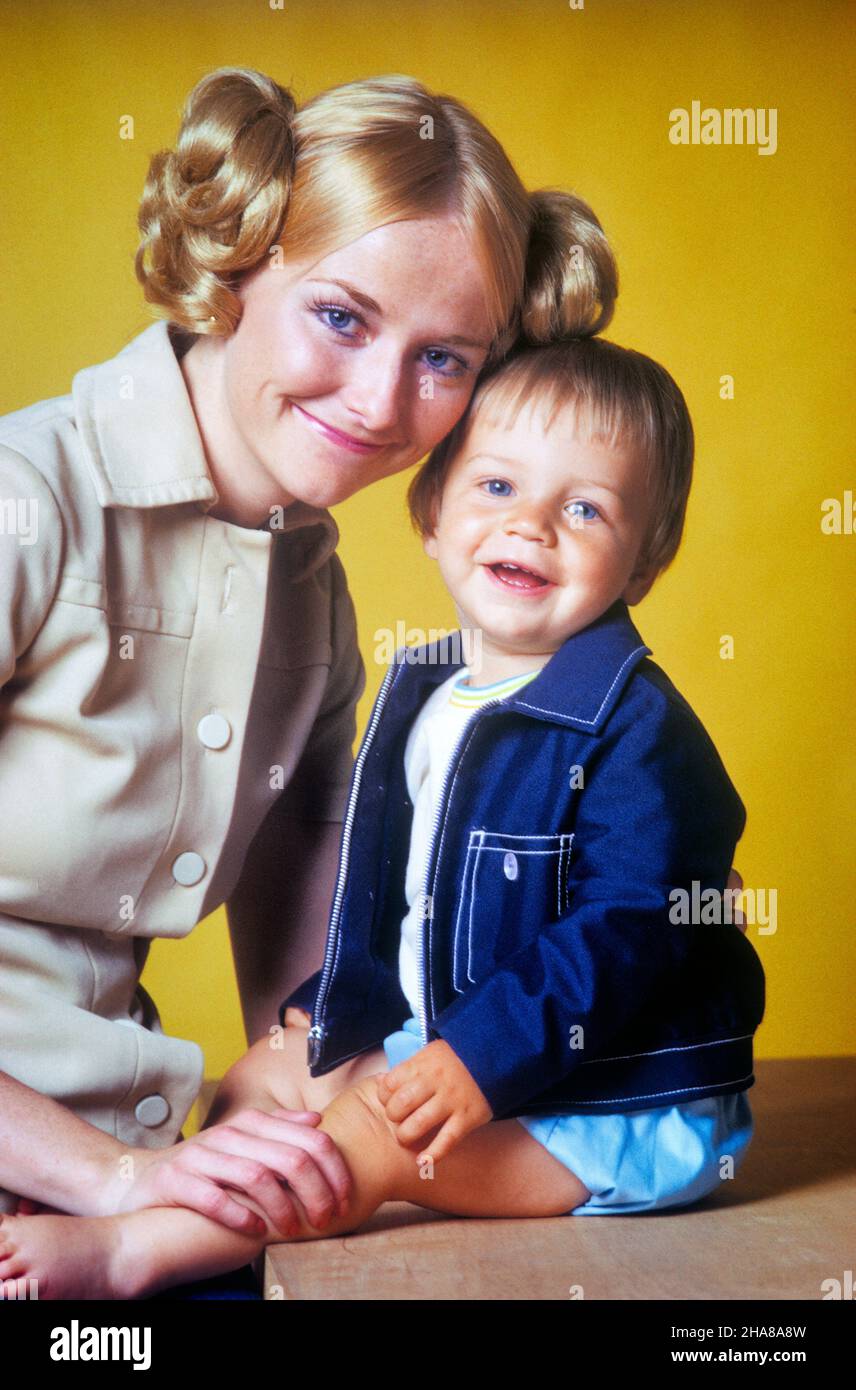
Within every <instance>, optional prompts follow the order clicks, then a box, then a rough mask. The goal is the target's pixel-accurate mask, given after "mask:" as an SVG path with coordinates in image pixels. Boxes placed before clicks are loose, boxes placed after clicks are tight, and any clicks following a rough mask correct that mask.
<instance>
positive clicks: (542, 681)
mask: <svg viewBox="0 0 856 1390" xmlns="http://www.w3.org/2000/svg"><path fill="white" fill-rule="evenodd" d="M449 644H450V639H449V638H448V637H447V638H445V639H440V640H439V641H437V642H430V643H426V644H424V645H423V646H422V647H420V648H417V649H416V651H418V652H419V653H420V654H423V653H424V655H420V659H419V660H418V661H415V660H414V655H415V653H414V651H413V650H411V656H410V657H409V658H406V657H405V658H402V657H401V652H402V651H403V650H406V649H404V648H399V650H398V652H397V653H396V661H398V660H403V661H404V662H405V663H406V664H407V666H408V667H412V669H413V670H415V671H418V672H419V673H420V676H419V678H421V680H422V681H425V682H427V683H429V684H430V685H432V686H436V685H439V684H440V683H441V682H442V681H444V680H447V679H448V677H449V676H451V675H452V673H453V671H455V670H461V669H462V668H463V666H464V665H465V664H466V663H465V662H463V661H446V660H436V659H435V660H432V653H434V654H435V655H436V656H437V657H439V656H441V655H442V654H443V650H442V649H444V650H445V651H448V650H449ZM461 646H462V639H461V637H460V636H458V640H457V642H453V643H452V649H455V648H456V649H457V650H460V649H461ZM650 655H651V648H650V647H646V645H645V643H644V642H643V641H642V638H641V637H640V635H639V633H638V631H637V629H636V627H635V625H634V623H633V622H632V620H631V618H630V614H629V612H628V608H627V604H626V603H624V601H623V600H622V599H617V600H616V601H615V603H614V604H613V605H612V607H611V608H608V609H607V611H606V612H605V613H603V614H602V615H601V616H600V617H599V618H597V619H596V620H595V621H594V622H593V623H590V624H589V626H588V627H586V628H583V629H582V631H581V632H577V633H574V635H573V636H572V637H569V638H568V639H567V640H566V641H565V642H564V643H563V644H562V646H561V647H560V648H559V650H558V651H557V652H555V653H554V655H553V656H551V658H550V660H549V661H548V662H547V663H546V665H545V666H544V667H542V669H541V671H540V672H539V674H538V675H537V676H535V678H534V680H531V681H528V682H527V684H526V685H525V686H523V687H522V688H521V689H520V690H519V691H515V692H514V693H513V694H512V695H507V696H506V697H505V698H504V699H503V700H502V705H503V707H504V708H505V709H518V710H520V712H521V713H522V714H528V715H529V716H530V717H533V718H536V719H545V720H548V721H558V722H559V723H562V724H568V725H570V726H571V727H573V728H576V729H581V730H583V731H584V732H586V733H598V732H599V731H600V729H601V728H602V727H603V725H604V724H605V723H606V720H607V719H608V718H609V715H610V713H611V711H612V709H613V708H614V706H615V705H616V703H617V702H618V700H619V699H620V698H621V693H622V691H623V690H624V687H625V685H626V684H627V681H628V680H629V679H630V676H631V675H632V673H633V671H634V669H635V668H636V666H638V664H639V662H640V661H642V660H643V658H644V657H646V656H650Z"/></svg>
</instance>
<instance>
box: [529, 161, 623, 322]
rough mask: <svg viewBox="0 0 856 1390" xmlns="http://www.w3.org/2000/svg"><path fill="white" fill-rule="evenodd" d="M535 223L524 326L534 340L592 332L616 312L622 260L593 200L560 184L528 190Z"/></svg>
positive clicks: (530, 245)
mask: <svg viewBox="0 0 856 1390" xmlns="http://www.w3.org/2000/svg"><path fill="white" fill-rule="evenodd" d="M529 199H530V205H531V209H532V224H531V229H530V233H529V248H528V252H527V258H526V285H525V290H524V298H523V306H522V308H521V316H520V332H521V337H522V339H523V340H524V342H526V343H528V344H529V345H530V346H537V345H541V344H544V343H551V342H557V341H560V340H561V339H565V338H582V337H591V336H592V335H593V334H595V333H598V332H599V331H600V330H601V329H602V328H605V327H606V325H607V324H608V323H609V321H610V319H611V318H612V315H613V311H614V309H615V301H616V298H617V297H618V266H617V264H616V261H615V257H614V256H613V254H612V249H611V247H610V245H609V242H608V241H607V239H606V235H605V233H604V230H603V227H602V226H601V224H600V222H599V221H598V219H597V217H596V216H595V214H594V212H593V211H592V209H591V208H590V207H589V205H588V203H586V202H584V201H583V199H582V198H578V197H577V196H576V195H575V194H573V193H565V192H563V191H562V190H561V189H553V188H541V189H537V190H535V191H534V192H531V193H530V194H529Z"/></svg>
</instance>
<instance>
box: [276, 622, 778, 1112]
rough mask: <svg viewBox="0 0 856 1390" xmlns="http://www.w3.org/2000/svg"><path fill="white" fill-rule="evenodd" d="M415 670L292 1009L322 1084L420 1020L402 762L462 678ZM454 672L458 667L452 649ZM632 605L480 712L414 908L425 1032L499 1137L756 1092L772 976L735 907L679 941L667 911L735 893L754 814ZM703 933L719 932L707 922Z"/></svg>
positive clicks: (369, 772) (393, 700)
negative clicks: (408, 924)
mask: <svg viewBox="0 0 856 1390" xmlns="http://www.w3.org/2000/svg"><path fill="white" fill-rule="evenodd" d="M448 641H449V639H441V640H439V641H437V642H434V643H427V644H425V645H423V646H421V647H415V648H413V647H411V648H406V647H402V648H399V649H398V651H397V652H396V654H395V659H394V660H393V662H392V663H391V664H390V666H389V668H388V670H387V672H386V674H385V676H384V680H383V684H382V685H381V688H380V691H379V693H378V696H377V699H376V700H375V704H374V709H373V710H372V714H371V718H370V720H369V724H368V728H367V730H366V733H365V735H364V737H363V741H362V744H361V747H360V750H359V753H358V755H357V758H356V761H355V764H354V768H353V772H352V775H351V784H350V792H349V799H348V806H347V810H346V813H345V821H344V824H343V827H342V843H341V852H340V862H339V872H338V877H337V883H336V890H335V896H334V901H333V907H332V909H331V914H330V924H329V930H328V937H327V945H326V950H325V956H324V964H323V967H322V969H321V970H319V971H317V972H316V973H315V974H314V975H312V976H311V977H310V978H309V979H308V980H306V981H304V983H303V984H302V985H301V986H300V987H299V988H298V989H297V990H296V991H295V992H294V993H292V994H291V995H290V996H289V997H288V999H286V1000H285V1001H284V1003H283V1004H282V1006H281V1008H280V1015H279V1016H280V1022H282V1021H283V1016H284V1012H285V1009H286V1008H287V1007H288V1006H289V1005H298V1006H299V1007H301V1008H304V1009H306V1010H307V1011H308V1012H310V1013H311V1015H312V1027H311V1029H310V1032H309V1065H310V1072H311V1074H312V1075H313V1076H321V1075H323V1074H324V1073H326V1072H328V1071H331V1070H332V1069H333V1068H334V1067H336V1066H338V1065H339V1064H340V1063H341V1062H344V1061H346V1060H347V1059H348V1058H350V1057H353V1056H355V1055H356V1054H357V1053H360V1052H364V1051H365V1050H366V1049H367V1048H371V1047H376V1046H379V1045H380V1044H381V1043H382V1040H383V1038H384V1037H385V1036H386V1035H387V1034H388V1033H391V1032H393V1031H394V1030H395V1029H396V1028H399V1027H400V1026H401V1023H402V1022H403V1020H404V1019H405V1018H407V1017H409V1015H410V1012H411V1010H410V1008H409V1006H408V1003H407V1000H406V997H405V996H404V994H403V993H402V990H401V986H400V983H399V978H398V951H399V943H400V939H401V923H402V919H403V917H404V916H405V915H406V913H407V901H406V899H405V896H404V880H405V868H406V864H407V857H408V850H409V841H410V825H411V820H412V814H413V803H412V801H411V800H410V797H409V795H408V792H407V786H406V782H405V773H404V745H405V742H406V740H407V735H408V733H409V730H410V727H411V725H412V723H413V720H414V717H415V716H416V713H417V711H418V710H419V708H420V706H421V705H422V704H423V703H424V702H425V700H426V699H427V698H428V696H429V695H430V694H431V692H432V691H433V690H434V689H435V688H436V687H437V685H438V684H439V683H440V682H441V681H444V680H446V679H447V678H448V677H449V676H451V675H452V673H453V672H454V671H455V670H458V669H460V668H461V667H462V666H463V664H464V663H463V661H448V660H442V659H439V658H442V657H444V656H445V655H446V654H447V653H448V650H449V648H448V646H447V645H446V643H447V642H448ZM452 650H454V651H456V652H460V650H461V648H460V646H457V647H453V648H452ZM650 650H651V649H650V648H649V647H646V646H645V644H644V643H643V642H642V640H641V638H640V636H639V633H638V632H637V630H636V628H635V626H634V625H633V623H632V621H631V619H630V616H629V613H628V610H627V606H626V604H625V603H624V602H623V601H622V600H618V601H617V602H616V603H615V604H613V606H612V607H611V608H610V609H609V611H608V612H607V613H605V614H604V615H603V616H602V617H601V618H599V619H598V620H597V621H596V622H594V623H592V624H591V625H590V626H589V627H587V628H585V629H584V630H583V631H582V632H579V633H576V634H575V635H574V636H572V637H570V638H568V640H567V641H566V642H565V643H564V644H563V646H562V647H560V649H559V650H558V651H557V652H556V653H555V654H554V655H553V656H552V657H551V658H550V660H549V661H548V662H547V664H546V665H545V666H544V667H543V668H542V670H541V671H540V672H539V674H538V675H537V676H535V677H534V678H533V679H532V680H531V681H529V682H528V683H527V684H526V685H525V686H523V687H522V688H521V689H520V690H518V691H517V692H516V693H514V694H512V695H508V696H506V697H505V698H504V699H496V700H493V701H490V702H488V703H487V704H485V705H483V706H481V707H480V708H478V709H477V710H476V712H475V713H474V714H473V716H472V718H471V719H470V721H469V723H468V724H467V726H466V728H465V729H464V732H463V734H462V735H461V738H460V740H459V742H458V745H457V747H456V749H455V751H454V754H453V757H452V761H451V763H450V765H449V770H448V773H447V776H446V781H445V786H444V791H443V796H442V801H441V805H440V807H439V809H438V813H437V818H436V823H435V826H434V834H433V841H432V846H431V852H430V859H429V864H428V870H427V874H426V880H425V889H424V899H423V904H422V913H423V916H422V959H421V961H420V1018H419V1022H420V1026H421V1030H422V1038H423V1041H424V1042H425V1043H427V1042H429V1041H431V1040H433V1039H434V1038H443V1039H445V1041H446V1042H447V1043H448V1044H449V1045H450V1046H451V1047H452V1048H453V1050H454V1051H455V1052H456V1053H457V1055H458V1056H459V1057H460V1058H461V1060H462V1061H463V1062H464V1064H465V1066H466V1067H467V1069H468V1071H469V1072H470V1073H471V1075H472V1076H473V1077H474V1079H475V1081H476V1082H477V1084H478V1086H479V1087H480V1088H481V1090H482V1092H483V1093H484V1095H485V1097H486V1099H487V1101H488V1103H489V1104H490V1106H491V1109H492V1111H493V1117H494V1119H501V1118H505V1117H508V1116H512V1115H519V1114H524V1113H528V1112H533V1111H538V1110H544V1111H555V1112H557V1113H558V1112H568V1113H572V1112H577V1113H595V1114H597V1113H608V1112H610V1111H617V1110H639V1109H647V1108H649V1107H651V1106H658V1105H671V1104H675V1103H678V1102H681V1101H689V1100H696V1099H699V1098H700V1097H702V1096H708V1095H726V1094H729V1093H731V1092H735V1091H742V1090H746V1089H747V1088H748V1087H749V1086H751V1085H752V1083H753V1081H754V1077H753V1075H752V1035H753V1033H754V1030H755V1029H756V1028H757V1026H758V1024H759V1023H760V1022H761V1019H762V1017H763V1013H764V973H763V969H762V967H761V962H760V960H759V958H758V955H757V952H756V951H755V949H754V947H753V946H752V944H751V943H750V942H749V941H748V940H747V938H746V936H745V935H744V934H743V933H742V932H741V931H740V929H739V927H738V926H736V925H735V924H734V923H733V922H732V921H730V920H729V919H728V912H727V909H726V908H723V911H722V916H723V918H724V919H725V920H724V921H723V924H722V925H703V924H702V922H700V921H698V920H696V924H695V925H680V924H678V923H677V922H676V921H674V920H673V907H672V905H673V902H674V901H675V900H674V898H670V893H672V891H673V890H675V889H683V890H685V891H686V893H687V894H688V895H690V896H691V897H692V896H693V895H694V901H695V902H696V903H698V902H699V901H700V900H701V901H711V899H710V898H707V899H705V898H704V897H703V896H702V895H704V894H705V892H706V890H708V889H714V890H717V891H718V892H721V891H722V890H724V889H725V886H726V880H727V878H728V871H729V868H730V866H731V863H732V860H733V855H734V849H735V845H736V844H737V841H738V839H739V838H740V835H741V834H742V831H743V826H744V824H745V820H746V812H745V810H744V807H743V803H742V802H741V800H740V797H739V796H738V794H737V792H736V791H735V789H734V787H733V785H732V783H731V781H730V780H729V777H728V774H727V773H726V771H725V768H724V767H723V764H722V762H721V760H720V758H719V755H718V753H717V751H716V749H715V747H714V745H713V743H712V742H711V740H710V738H709V736H708V734H707V733H706V731H705V729H704V727H703V726H702V724H701V722H700V721H699V719H698V718H697V716H696V715H695V714H694V713H693V711H692V709H691V708H690V706H689V705H688V704H687V702H686V700H685V699H684V698H683V696H682V695H681V694H680V693H679V692H678V691H677V690H676V689H675V687H674V686H673V685H672V683H671V681H670V680H669V678H668V677H667V676H666V675H665V673H664V672H663V671H662V670H661V669H660V667H659V666H657V665H656V664H655V663H654V662H653V661H651V660H649V659H648V657H649V655H650ZM694 915H695V918H696V919H698V918H699V917H701V918H702V921H705V920H708V917H707V915H706V914H704V913H699V912H698V911H696V913H695V914H694Z"/></svg>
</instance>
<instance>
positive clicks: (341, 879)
mask: <svg viewBox="0 0 856 1390" xmlns="http://www.w3.org/2000/svg"><path fill="white" fill-rule="evenodd" d="M400 669H401V667H400V664H399V663H398V662H395V663H394V664H393V665H392V666H390V668H389V670H388V671H387V673H386V675H385V676H384V679H383V684H382V686H381V688H380V691H379V693H378V697H377V700H376V701H375V707H374V711H373V713H372V717H371V721H370V723H369V727H368V729H367V730H366V736H365V738H364V739H363V743H362V747H361V748H360V751H359V753H358V755H357V761H356V764H355V768H354V780H353V783H352V785H351V797H350V801H349V802H348V809H347V811H346V812H345V823H344V827H343V830H342V850H341V854H340V856H339V873H338V877H337V879H336V892H335V894H334V896H333V911H332V913H331V914H330V926H329V929H328V932H327V943H326V945H325V947H324V964H323V966H322V968H321V980H320V982H319V985H318V992H317V994H316V995H315V1007H314V1008H313V1011H312V1012H313V1015H314V1019H315V1020H319V1019H320V1018H321V1017H322V1014H323V1011H324V1004H325V1002H326V998H327V992H328V990H329V988H330V976H331V974H332V965H333V957H334V955H335V953H336V942H337V939H338V931H339V917H340V915H341V910H342V902H343V899H344V896H345V877H346V875H347V872H348V855H349V852H350V848H351V829H352V826H353V823H354V814H355V812H356V806H357V797H358V795H359V789H360V779H361V777H362V773H363V765H364V763H365V760H366V757H367V755H368V751H369V748H370V747H371V743H372V740H373V738H374V735H375V730H376V729H377V726H378V722H379V720H380V714H381V709H382V708H383V704H384V702H385V700H386V696H387V693H388V691H389V687H390V686H391V685H392V682H393V681H394V680H395V677H396V674H397V672H398V671H399V670H400ZM323 1037H324V1028H323V1025H322V1024H321V1023H320V1022H317V1021H313V1024H312V1027H311V1028H310V1029H309V1033H308V1036H307V1042H306V1052H307V1060H308V1063H309V1066H310V1067H311V1066H314V1064H315V1062H316V1061H317V1060H318V1057H319V1054H320V1052H321V1042H322V1040H323Z"/></svg>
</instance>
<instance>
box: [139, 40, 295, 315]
mask: <svg viewBox="0 0 856 1390" xmlns="http://www.w3.org/2000/svg"><path fill="white" fill-rule="evenodd" d="M295 110H296V106H295V102H294V98H293V97H292V95H291V93H290V92H289V91H287V90H286V88H284V87H280V86H279V85H278V84H277V83H276V82H274V81H273V80H272V79H271V78H269V77H266V76H265V75H264V74H263V73H260V72H255V71H253V70H252V69H250V68H229V67H226V68H218V69H217V70H216V71H215V72H212V73H209V74H207V76H205V77H203V78H202V79H201V81H199V82H197V84H196V86H195V87H194V88H193V90H192V91H191V93H190V94H189V96H188V98H187V101H186V103H185V106H184V110H183V113H182V121H181V128H180V130H179V134H178V139H177V141H176V144H175V148H174V149H171V150H161V151H160V152H159V153H157V154H155V155H154V156H153V157H152V159H151V162H150V165H149V172H148V177H147V179H146V185H145V189H144V191H143V197H142V200H141V203H140V209H139V214H138V217H137V223H138V226H139V228H140V231H141V232H142V234H143V238H142V242H141V244H140V247H139V249H138V251H137V254H136V258H135V262H134V265H135V270H136V273H137V278H138V279H139V280H140V282H141V284H142V285H143V290H144V293H145V297H146V299H147V300H148V301H149V302H150V303H156V304H160V305H162V306H163V307H165V308H166V309H168V310H169V313H170V318H171V319H172V321H173V322H175V323H178V324H180V325H181V326H182V327H183V328H186V329H188V330H190V331H191V332H197V333H198V332H210V331H211V327H212V325H211V319H212V316H213V318H214V320H215V322H216V324H217V325H218V326H221V327H222V328H223V329H225V330H226V331H229V332H231V331H232V330H233V329H234V327H235V326H236V324H237V322H238V318H239V312H238V308H237V306H236V304H235V300H234V296H233V295H232V293H231V292H230V291H229V289H228V288H227V282H228V277H229V275H231V274H237V273H238V272H240V271H242V270H245V269H247V268H249V267H251V266H254V265H256V264H258V262H259V261H260V260H261V259H262V258H263V257H264V255H265V253H266V251H267V250H268V249H269V247H270V246H271V245H272V244H273V243H274V242H275V241H276V238H277V235H278V232H279V229H280V227H281V225H282V222H283V219H284V216H285V211H286V208H287V205H288V196H289V192H290V188H291V179H292V173H293V167H294V140H293V133H292V118H293V116H294V113H295Z"/></svg>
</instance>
